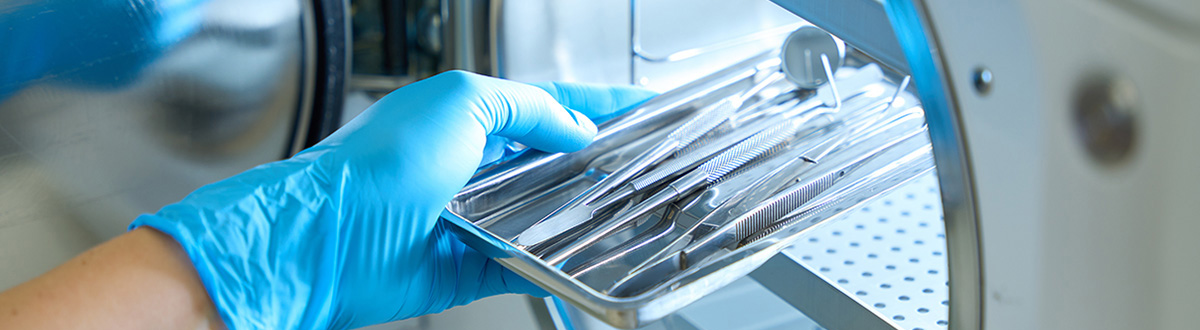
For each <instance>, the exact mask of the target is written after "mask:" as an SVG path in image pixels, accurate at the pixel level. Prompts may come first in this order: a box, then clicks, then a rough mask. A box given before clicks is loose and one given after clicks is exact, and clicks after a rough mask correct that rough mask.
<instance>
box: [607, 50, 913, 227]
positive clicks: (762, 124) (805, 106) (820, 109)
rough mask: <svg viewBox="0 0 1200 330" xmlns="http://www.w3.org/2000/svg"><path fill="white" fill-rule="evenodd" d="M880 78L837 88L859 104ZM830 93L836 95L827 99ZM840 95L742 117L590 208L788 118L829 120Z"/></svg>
mask: <svg viewBox="0 0 1200 330" xmlns="http://www.w3.org/2000/svg"><path fill="white" fill-rule="evenodd" d="M881 78H882V72H881V71H879V68H878V67H877V66H868V67H864V68H863V69H860V70H858V71H857V72H855V73H854V74H852V75H851V76H850V77H846V78H842V79H838V80H839V81H841V82H838V83H835V84H840V85H839V86H841V87H843V88H845V89H847V90H849V91H851V92H852V93H850V94H848V95H846V99H845V100H843V102H850V101H852V100H857V98H859V97H860V96H861V94H860V93H857V92H858V91H861V90H863V89H864V88H866V87H867V86H869V85H871V84H874V83H878V82H879V81H880V79H881ZM831 92H832V93H831ZM827 93H828V94H833V95H826V94H827ZM838 94H839V93H837V92H833V91H832V89H829V88H819V89H818V90H817V95H816V97H814V98H810V99H808V100H806V101H804V102H801V103H800V104H799V105H796V106H794V107H793V108H791V109H787V110H781V111H772V110H770V109H765V110H764V111H761V112H760V113H753V114H746V113H739V114H738V117H739V118H738V120H741V121H743V122H741V123H734V124H735V125H737V126H739V127H738V129H737V130H735V131H734V132H730V133H728V134H726V135H724V136H720V137H718V138H714V139H713V140H715V141H709V142H710V143H705V144H704V145H703V146H698V145H699V144H700V142H699V141H697V142H696V143H693V144H692V145H691V146H690V147H689V149H693V150H681V151H680V152H677V153H676V154H675V155H674V156H672V158H671V159H669V160H667V161H666V162H664V163H663V164H660V165H658V166H655V167H654V168H653V169H651V170H650V171H649V172H647V173H646V174H644V175H641V176H638V177H637V178H634V179H633V180H632V181H630V182H629V183H628V184H626V185H624V186H622V187H621V188H618V189H617V190H615V191H613V192H612V193H610V194H608V195H606V196H605V197H604V198H602V199H600V200H597V201H595V202H594V203H591V204H592V205H594V206H593V207H594V208H600V207H604V206H607V205H611V204H613V203H614V202H616V201H620V200H622V199H624V198H627V197H629V196H630V195H633V194H634V193H636V192H640V191H642V190H644V189H646V188H650V187H653V186H655V185H657V184H658V183H660V182H662V181H663V180H665V179H667V178H670V177H672V176H676V175H677V174H678V173H682V172H686V171H689V170H691V169H692V168H694V167H695V166H697V165H699V163H700V162H702V161H705V160H707V159H709V157H711V156H712V155H713V154H716V153H717V152H720V151H721V150H724V149H725V148H727V147H728V146H731V145H733V144H734V143H737V142H740V141H742V140H744V139H746V138H748V137H750V135H753V134H755V133H757V132H759V131H762V130H763V129H766V128H767V127H769V125H773V124H774V123H775V122H778V121H779V120H785V119H787V118H792V117H794V116H803V117H804V118H806V119H807V120H810V121H811V120H813V119H816V118H818V117H822V116H826V115H829V114H832V113H834V112H837V111H839V110H838V109H840V107H839V106H838V105H837V103H836V101H835V102H834V104H833V105H832V107H831V106H830V105H829V104H828V103H829V102H825V101H824V100H832V99H834V98H835V97H838V96H839V95H838ZM894 99H895V96H893V101H892V102H894ZM864 102H872V101H871V100H864ZM786 107H787V104H783V105H781V106H779V107H777V108H786ZM863 108H870V107H863ZM743 114H745V115H746V116H741V115H743ZM763 114H767V115H763ZM729 124H730V123H728V122H727V123H725V124H722V125H729ZM813 126H816V125H813ZM684 151H690V152H684Z"/></svg>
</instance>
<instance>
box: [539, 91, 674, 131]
mask: <svg viewBox="0 0 1200 330" xmlns="http://www.w3.org/2000/svg"><path fill="white" fill-rule="evenodd" d="M530 85H534V86H537V87H538V88H541V89H542V90H544V91H546V93H549V94H550V96H553V97H554V99H555V100H558V103H561V104H562V105H563V106H566V107H567V108H570V109H575V110H577V111H579V112H581V113H583V114H584V115H586V116H587V117H588V118H590V119H592V120H593V121H595V122H597V123H601V122H604V121H605V120H608V119H611V118H612V117H616V116H618V115H620V114H622V113H624V112H625V111H628V110H629V109H632V108H633V107H635V106H638V105H640V104H642V103H644V102H646V101H647V100H649V99H651V98H653V97H655V96H658V93H656V92H654V91H651V90H648V89H644V88H639V87H634V86H623V85H601V84H588V83H572V82H553V81H545V82H536V83H532V84H530Z"/></svg>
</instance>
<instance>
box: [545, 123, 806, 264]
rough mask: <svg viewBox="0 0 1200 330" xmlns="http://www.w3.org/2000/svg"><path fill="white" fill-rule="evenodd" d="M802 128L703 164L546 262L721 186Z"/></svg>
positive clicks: (783, 129)
mask: <svg viewBox="0 0 1200 330" xmlns="http://www.w3.org/2000/svg"><path fill="white" fill-rule="evenodd" d="M802 124H804V122H802V121H800V120H798V119H794V120H790V121H787V122H785V123H783V124H780V125H777V126H775V127H771V128H768V129H766V130H764V131H762V132H759V133H757V134H755V135H754V136H751V137H750V138H747V139H746V140H745V141H742V142H739V143H737V144H736V145H734V146H732V147H730V148H729V149H726V150H725V151H723V152H721V154H718V155H716V156H715V157H713V158H712V159H710V160H708V161H706V162H704V164H701V165H700V167H698V168H696V169H695V170H693V171H691V172H688V173H687V174H684V175H683V176H682V177H680V178H678V179H676V180H675V181H673V182H671V183H669V184H667V186H666V187H664V188H662V189H660V190H658V191H657V192H654V193H653V194H652V195H650V197H646V198H645V199H643V200H642V201H641V202H638V203H637V204H636V205H634V206H632V207H631V208H630V209H628V210H625V211H622V212H620V213H617V214H616V215H614V216H613V217H612V218H610V219H608V220H606V221H605V222H604V223H603V224H601V225H600V226H599V228H596V229H593V230H591V231H589V232H587V233H585V234H584V235H583V236H581V237H579V238H578V239H574V240H572V241H571V242H570V244H568V245H567V246H565V247H563V248H560V249H557V251H554V252H553V253H551V254H549V255H547V256H546V257H545V258H544V259H545V260H546V262H547V263H549V264H551V265H558V264H560V263H562V262H563V261H564V260H566V259H567V258H570V257H573V256H575V254H577V253H578V252H579V251H581V250H583V249H586V248H589V247H592V246H593V245H595V244H596V243H597V242H599V241H600V240H602V239H605V238H608V237H609V236H610V235H612V234H613V233H614V232H616V231H617V230H618V229H620V228H621V227H624V226H625V225H627V224H629V223H632V222H633V221H635V220H638V219H639V218H641V217H642V216H645V215H648V214H650V213H651V212H654V211H655V210H658V209H659V208H661V207H663V206H665V205H666V204H668V203H672V202H674V201H675V200H677V199H678V198H679V197H681V196H683V195H688V194H691V193H692V192H695V191H696V190H698V189H702V188H704V187H706V186H707V185H711V184H715V183H718V182H719V181H721V180H722V179H724V178H725V176H726V175H728V174H730V173H732V172H733V171H735V170H737V169H739V168H742V167H743V166H745V165H747V163H749V162H750V161H751V160H753V159H756V158H758V157H759V156H761V155H763V154H764V153H766V152H768V151H771V150H773V149H776V148H777V146H779V145H780V144H784V143H785V142H787V141H790V140H792V139H795V138H797V136H796V133H797V131H798V130H799V129H800V126H801V125H802Z"/></svg>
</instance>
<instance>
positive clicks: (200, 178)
mask: <svg viewBox="0 0 1200 330" xmlns="http://www.w3.org/2000/svg"><path fill="white" fill-rule="evenodd" d="M339 6H342V3H341V2H315V3H310V2H307V1H294V0H268V1H255V2H243V1H235V0H211V1H205V0H196V1H139V2H121V1H92V2H76V1H65V0H56V1H18V2H6V3H5V4H3V5H0V8H2V9H0V37H2V38H3V40H4V48H3V49H0V65H2V66H3V67H2V68H0V181H3V182H5V184H3V185H0V195H3V196H10V197H5V198H4V199H6V200H11V201H14V202H15V201H17V200H19V201H20V203H19V205H13V206H6V207H5V208H4V211H3V212H0V230H3V231H5V232H9V233H24V235H36V236H35V237H41V238H42V239H40V240H38V241H39V242H25V243H20V242H21V241H19V240H5V241H4V243H5V244H4V245H3V249H4V250H5V251H24V253H20V252H16V253H14V254H13V255H6V256H5V260H6V261H5V264H7V265H9V266H8V267H5V268H10V267H11V268H13V269H19V270H20V271H21V272H23V273H20V274H12V276H11V277H10V276H4V278H3V282H0V287H7V286H8V285H11V284H12V283H16V282H19V281H21V280H24V279H26V278H28V277H29V276H32V275H33V274H37V273H39V272H41V271H44V270H46V269H47V268H46V267H45V266H40V265H39V266H31V265H29V264H24V262H26V261H18V260H22V259H20V258H24V259H35V257H29V256H42V258H45V259H48V260H50V261H48V263H49V264H54V263H57V262H61V261H62V259H58V258H59V257H57V256H43V255H42V254H39V253H37V251H39V250H48V248H47V247H46V246H45V245H47V244H54V243H53V242H63V241H65V240H77V241H80V242H97V241H99V240H101V239H104V238H107V237H112V236H115V235H117V234H119V233H122V232H124V231H125V228H126V226H127V225H128V224H129V222H130V221H132V219H133V218H134V217H135V216H137V215H138V214H139V213H146V212H154V211H156V210H157V209H158V208H159V207H161V206H162V205H164V204H166V203H169V202H173V201H176V200H178V199H180V198H182V197H183V196H184V195H185V194H187V193H188V192H190V191H192V190H193V189H195V188H197V187H199V186H200V185H203V184H206V183H209V182H213V181H216V180H219V179H222V178H225V177H227V176H230V175H232V174H234V173H237V172H240V171H242V170H245V169H248V168H250V167H252V166H255V165H258V164H261V163H265V162H269V161H272V160H277V159H280V158H281V157H284V156H287V155H289V154H290V153H291V152H292V151H293V150H297V149H298V148H299V147H302V146H303V145H304V144H305V143H306V142H307V140H308V139H309V138H310V137H313V136H315V135H319V134H320V132H319V131H321V128H319V127H314V128H313V129H312V130H310V129H309V128H310V126H312V125H314V123H315V125H318V126H319V125H325V124H322V123H319V122H314V121H313V117H311V116H310V115H316V116H322V115H333V114H331V113H327V112H325V110H332V109H328V108H324V107H326V106H328V103H330V102H327V101H332V103H339V104H338V105H340V98H339V96H338V93H337V92H336V89H332V90H331V89H328V88H329V85H330V84H331V83H336V82H339V81H340V80H341V76H339V75H338V74H339V72H330V71H329V68H331V67H333V68H336V67H343V68H344V66H345V63H339V62H337V61H336V60H332V62H322V61H323V60H321V59H330V57H329V54H328V52H327V51H325V50H324V48H321V47H322V45H325V46H330V47H335V46H336V43H337V42H344V41H345V39H344V38H343V39H330V38H328V36H326V35H324V33H330V32H331V31H329V27H328V26H325V25H326V24H332V23H331V22H339V23H345V20H344V19H336V18H337V17H330V16H328V15H333V14H334V13H330V12H325V11H324V10H325V9H323V8H327V7H333V8H337V7H339ZM338 31H340V32H342V33H344V32H345V30H344V29H341V30H338ZM338 47H339V48H337V49H335V50H334V51H333V52H335V53H336V52H343V51H344V50H345V47H341V46H338ZM342 59H343V60H344V57H343V58H342ZM318 94H319V95H318ZM333 100H336V101H333ZM314 108H316V109H317V110H316V111H313V109H314ZM334 124H336V123H334ZM309 133H313V134H309ZM325 133H327V132H325ZM31 192H37V193H31ZM50 223H54V224H55V225H54V226H53V229H50V228H46V227H42V226H41V225H40V224H50ZM81 231H82V232H85V233H86V234H81V233H79V232H81ZM81 236H87V237H88V238H86V239H82V238H80V237H81ZM10 244H12V245H10ZM90 244H91V243H81V244H80V245H82V246H83V247H86V246H88V245H90ZM64 245H67V244H65V243H64ZM22 254H26V255H22Z"/></svg>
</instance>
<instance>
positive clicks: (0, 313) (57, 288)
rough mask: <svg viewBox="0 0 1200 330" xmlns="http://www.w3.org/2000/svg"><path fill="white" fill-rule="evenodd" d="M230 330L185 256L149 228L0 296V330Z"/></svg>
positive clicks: (176, 247)
mask: <svg viewBox="0 0 1200 330" xmlns="http://www.w3.org/2000/svg"><path fill="white" fill-rule="evenodd" d="M50 328H52V329H76V328H87V329H207V328H214V329H216V328H224V327H223V324H222V322H221V320H220V317H219V316H218V315H217V313H216V312H215V310H214V308H213V304H212V302H211V300H210V299H209V297H208V294H207V293H206V292H205V290H204V286H203V285H202V284H201V282H200V278H199V277H198V276H197V275H196V272H195V270H194V269H193V268H192V264H191V262H190V261H189V260H188V258H187V255H186V254H184V253H183V250H182V249H181V248H180V247H179V245H178V244H177V243H175V241H174V240H172V239H171V238H170V237H168V236H166V235H164V234H162V233H159V232H157V231H155V230H153V229H149V228H139V229H136V230H134V231H131V232H128V233H125V234H124V235H121V236H119V237H117V238H115V239H113V240H111V241H108V242H106V243H104V244H101V245H100V246H97V247H95V248H92V249H91V250H89V251H87V252H86V253H84V254H82V255H79V256H77V257H75V258H73V259H71V260H70V261H68V262H67V263H65V264H63V265H60V266H58V267H57V268H55V269H53V270H51V271H50V272H48V273H46V274H43V275H42V276H39V277H38V278H36V279H34V280H32V281H29V282H27V283H24V284H22V285H20V286H17V287H15V288H12V289H11V290H8V291H6V292H3V293H0V329H50Z"/></svg>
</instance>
